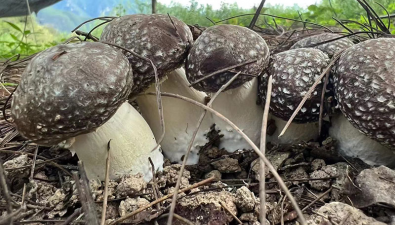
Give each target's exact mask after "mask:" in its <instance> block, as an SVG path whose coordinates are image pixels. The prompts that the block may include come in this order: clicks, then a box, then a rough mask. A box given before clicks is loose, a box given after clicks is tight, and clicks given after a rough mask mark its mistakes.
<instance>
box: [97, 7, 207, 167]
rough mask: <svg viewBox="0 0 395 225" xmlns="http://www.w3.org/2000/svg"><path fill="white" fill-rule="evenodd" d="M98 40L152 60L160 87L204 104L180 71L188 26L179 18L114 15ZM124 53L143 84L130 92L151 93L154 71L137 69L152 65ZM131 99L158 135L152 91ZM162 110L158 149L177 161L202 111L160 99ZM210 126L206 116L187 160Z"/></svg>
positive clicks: (189, 40)
mask: <svg viewBox="0 0 395 225" xmlns="http://www.w3.org/2000/svg"><path fill="white" fill-rule="evenodd" d="M102 40H103V41H108V42H112V43H116V44H118V45H120V46H122V47H125V48H127V49H130V50H132V51H134V52H136V53H138V54H142V55H143V56H145V57H147V58H149V59H151V60H152V61H153V63H154V64H155V66H156V67H157V69H158V75H159V77H160V78H161V91H162V92H169V93H174V94H179V95H182V96H185V97H188V98H191V99H193V100H196V101H198V102H200V103H204V101H205V99H206V97H207V95H206V94H205V93H204V92H199V91H196V90H195V89H193V88H190V87H189V83H188V80H187V79H186V76H185V70H184V69H183V68H179V67H181V66H182V65H183V62H184V60H185V58H186V55H187V53H188V50H189V49H190V47H191V45H192V42H193V38H192V33H191V31H190V29H189V27H188V26H187V25H186V24H184V23H183V22H182V21H180V20H178V19H177V18H174V17H169V16H168V15H160V14H154V15H130V16H124V17H121V18H119V19H115V20H114V21H113V22H111V23H110V24H109V25H108V26H107V27H106V28H105V30H104V32H103V34H102ZM126 55H127V56H128V57H130V58H129V59H130V61H131V63H132V67H133V68H137V72H136V70H135V76H134V82H137V83H142V84H144V86H145V87H144V88H139V89H136V90H135V93H134V95H135V94H136V93H139V92H142V91H143V90H144V91H145V92H147V93H148V92H155V84H154V79H153V78H154V74H153V71H152V70H151V69H150V70H149V71H148V69H147V70H146V71H145V70H144V71H143V70H142V69H141V68H142V67H143V66H144V68H145V66H149V68H151V65H150V64H147V63H146V62H145V61H141V60H140V59H137V58H135V57H134V56H130V55H129V54H128V53H126ZM139 68H140V69H139ZM132 97H136V96H132ZM136 102H137V104H138V105H139V108H140V111H141V113H142V115H143V117H144V118H145V119H146V121H147V122H148V124H149V125H150V127H151V129H152V131H153V133H154V135H155V137H156V138H157V139H159V138H160V137H161V135H162V128H161V125H160V119H159V118H160V117H159V113H158V105H157V99H156V96H152V95H139V96H137V97H136ZM162 109H163V115H164V120H165V136H164V139H163V140H162V142H161V147H162V150H163V152H164V154H165V156H166V157H167V158H168V159H170V160H171V161H172V162H182V160H183V156H184V155H185V153H186V151H187V149H188V145H189V142H190V140H191V137H192V133H193V132H194V130H195V129H196V124H197V122H198V119H199V117H200V114H201V113H202V112H203V110H202V109H200V108H199V107H197V106H194V105H191V104H189V103H187V102H184V101H180V100H176V99H171V98H162ZM211 125H212V122H211V119H210V117H209V116H206V118H205V120H204V122H203V124H202V125H201V128H200V129H199V132H198V134H197V135H196V139H195V141H194V144H193V147H192V149H191V154H190V156H189V157H188V161H187V163H188V164H194V163H197V162H198V159H199V156H198V153H199V146H204V145H205V144H206V143H207V142H208V140H207V139H206V136H205V133H207V131H208V130H209V129H210V126H211Z"/></svg>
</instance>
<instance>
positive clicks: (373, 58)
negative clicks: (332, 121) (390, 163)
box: [333, 38, 395, 148]
mask: <svg viewBox="0 0 395 225" xmlns="http://www.w3.org/2000/svg"><path fill="white" fill-rule="evenodd" d="M394 46H395V39H392V38H380V39H373V40H368V41H364V42H362V43H359V44H357V45H354V46H353V47H351V48H349V49H347V50H346V51H345V52H344V53H343V54H342V56H341V57H340V59H339V60H338V61H337V62H336V64H335V67H334V74H333V87H334V91H335V97H336V99H337V101H338V104H339V106H340V109H341V111H342V112H343V114H344V115H345V116H346V117H347V118H348V120H349V121H350V122H351V123H352V124H353V125H354V127H356V128H357V129H359V130H360V131H361V132H363V133H364V134H366V135H367V136H369V137H370V138H372V139H374V140H377V141H378V142H380V143H382V144H384V145H386V146H388V147H391V148H394V147H395V49H394Z"/></svg>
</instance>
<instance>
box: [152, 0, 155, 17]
mask: <svg viewBox="0 0 395 225" xmlns="http://www.w3.org/2000/svg"><path fill="white" fill-rule="evenodd" d="M155 13H156V0H152V14H155Z"/></svg>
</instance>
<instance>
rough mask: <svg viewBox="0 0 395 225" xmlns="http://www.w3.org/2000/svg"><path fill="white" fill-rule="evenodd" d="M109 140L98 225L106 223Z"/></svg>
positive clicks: (109, 142)
mask: <svg viewBox="0 0 395 225" xmlns="http://www.w3.org/2000/svg"><path fill="white" fill-rule="evenodd" d="M110 144H111V139H110V140H109V141H108V143H107V159H106V179H105V181H104V193H103V195H104V199H103V209H102V213H101V222H100V225H104V224H105V223H106V213H107V200H108V183H109V181H110V157H111V154H110V150H111V145H110Z"/></svg>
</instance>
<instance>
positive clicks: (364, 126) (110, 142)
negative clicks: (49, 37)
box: [11, 14, 395, 180]
mask: <svg viewBox="0 0 395 225" xmlns="http://www.w3.org/2000/svg"><path fill="white" fill-rule="evenodd" d="M340 37H342V36H341V35H338V34H321V35H315V36H311V37H308V38H306V39H303V40H301V41H299V42H297V43H296V44H295V45H294V46H293V47H292V48H291V49H290V50H287V51H284V52H280V53H277V54H275V55H272V56H270V52H269V47H268V45H267V44H266V41H265V40H264V39H263V38H262V37H261V36H260V35H259V34H257V33H256V32H254V31H253V30H251V29H248V28H245V27H241V26H236V25H215V26H212V27H209V28H207V29H205V30H204V31H203V32H202V33H201V34H200V36H199V37H198V38H197V39H196V40H195V41H194V40H193V35H192V33H191V30H190V29H189V27H188V26H187V25H186V24H185V23H183V22H182V21H180V20H178V19H177V18H174V17H171V16H168V15H160V14H153V15H142V14H136V15H128V16H123V17H119V18H116V19H114V20H113V21H112V22H110V23H109V24H108V25H107V26H106V27H105V29H104V31H103V33H102V36H101V38H100V41H101V42H108V43H110V44H113V45H118V46H120V47H122V48H123V49H119V48H118V47H114V46H110V45H107V44H105V43H100V42H96V43H91V42H83V43H78V44H67V45H58V46H55V47H52V48H50V49H48V50H46V51H43V52H41V53H39V54H37V55H36V56H35V57H34V58H33V59H32V60H31V62H30V64H29V65H28V66H27V68H26V69H25V71H24V73H23V74H22V79H21V82H20V85H19V87H18V89H17V90H16V92H15V94H14V97H13V99H12V107H11V114H12V118H13V120H14V122H15V124H16V127H17V129H18V131H19V133H20V134H21V135H22V136H23V137H25V138H27V139H29V140H31V141H33V142H35V143H37V144H40V145H46V146H50V145H60V146H62V147H65V148H68V149H70V150H71V151H73V152H76V153H77V155H78V157H79V159H80V160H82V161H83V162H84V165H85V169H86V171H87V175H88V177H89V178H91V179H101V180H103V179H104V174H105V168H106V166H105V163H106V162H105V161H106V158H107V156H108V155H109V153H108V151H109V150H108V149H110V151H111V154H110V157H111V162H112V163H111V168H110V178H112V179H116V178H119V177H120V176H122V175H124V174H130V173H131V174H135V173H142V174H143V175H144V178H145V179H146V180H150V179H151V178H152V171H151V168H150V166H151V165H150V163H149V161H148V158H151V159H152V161H153V164H154V166H155V169H156V170H160V169H162V166H163V155H162V153H161V150H163V153H164V155H165V156H166V157H167V158H169V159H170V160H171V161H172V162H181V161H183V157H184V156H185V154H186V153H187V150H188V146H189V143H190V142H191V140H192V134H193V133H194V131H195V130H196V128H197V125H198V120H199V117H200V115H202V113H203V112H204V110H203V109H201V108H199V107H197V106H193V105H191V104H189V103H187V102H184V101H180V100H175V99H170V98H164V99H162V110H163V116H164V121H165V126H164V128H165V130H164V131H163V130H162V129H163V127H162V126H161V121H160V115H159V110H158V99H157V96H154V95H147V94H146V93H148V92H155V91H156V87H157V86H156V84H155V81H156V79H155V75H158V78H159V79H160V88H161V91H162V92H170V93H173V94H178V95H182V96H185V97H188V98H191V99H193V100H195V101H198V102H200V103H203V104H204V103H206V101H207V99H208V98H210V97H213V94H214V93H216V92H218V91H219V90H221V88H223V86H224V85H225V84H227V83H228V82H229V81H230V80H231V79H232V78H234V76H236V75H237V76H238V77H237V78H235V79H234V80H233V82H232V83H231V84H230V85H229V86H227V87H226V88H225V89H224V90H222V92H221V93H219V94H218V95H217V96H216V99H215V101H214V102H213V104H212V107H213V109H214V110H216V111H218V112H219V113H221V114H222V115H224V116H225V117H227V118H228V119H229V120H231V121H232V122H233V123H234V124H236V125H237V126H238V127H239V128H240V129H241V130H242V131H243V132H244V133H245V134H246V135H247V136H248V137H249V138H250V139H251V140H252V141H253V142H254V143H255V144H256V145H259V144H260V143H259V142H260V139H261V124H262V115H263V107H262V106H264V103H265V100H266V95H267V93H266V90H267V85H268V78H269V76H272V78H273V83H272V85H273V88H272V92H271V102H270V114H271V115H270V117H271V118H272V119H273V120H275V122H276V126H277V129H276V131H275V132H274V134H271V136H269V137H268V138H267V140H268V141H270V142H273V143H277V144H294V143H297V142H301V141H309V140H312V139H316V138H317V137H318V122H317V121H318V119H319V116H320V108H321V107H323V106H321V104H322V103H321V102H322V93H326V94H328V93H329V94H331V93H332V92H323V83H320V84H319V85H318V86H317V88H316V89H315V90H314V91H313V93H312V94H311V95H310V96H309V97H308V99H307V101H306V102H305V104H304V105H303V107H302V108H301V110H300V111H299V112H298V114H297V115H296V117H295V118H294V121H293V123H292V124H291V125H290V127H289V128H288V131H287V132H286V133H285V135H283V136H282V137H281V138H278V135H279V132H280V131H281V130H282V128H283V127H284V126H285V123H286V121H287V120H288V119H290V117H291V115H292V114H293V113H294V111H295V110H296V108H297V107H298V105H299V103H300V102H301V101H302V99H303V98H304V97H305V96H306V94H307V92H308V90H309V89H310V87H311V86H312V85H313V83H314V82H316V81H317V79H319V77H320V75H321V74H322V73H323V71H324V70H325V68H327V67H328V65H329V61H330V58H332V57H333V56H334V55H335V54H336V53H337V52H338V51H340V50H344V49H347V50H345V51H344V53H342V55H341V57H340V58H339V60H338V61H337V62H336V63H335V66H334V69H333V71H332V78H331V79H330V82H331V84H330V85H332V86H333V92H334V93H335V99H336V100H337V102H338V105H339V108H340V110H341V112H342V113H343V114H344V116H343V115H342V114H340V113H339V114H337V115H332V124H333V125H332V127H331V129H330V134H331V135H332V136H333V137H335V138H336V139H337V140H338V143H339V149H340V151H341V152H342V153H343V154H345V155H348V156H352V157H359V158H361V159H362V160H364V161H365V162H367V163H369V164H372V165H375V164H382V165H390V166H395V154H394V150H393V149H394V148H395V122H394V121H395V119H394V114H395V110H394V109H395V98H394V94H395V89H394V88H393V83H394V82H395V78H394V74H395V60H394V59H395V57H394V56H395V51H392V50H391V47H392V46H394V45H395V40H394V39H386V38H381V39H375V40H368V41H365V42H362V43H360V44H357V45H354V44H353V42H352V41H350V40H349V39H346V38H341V39H338V40H336V41H333V42H329V43H325V44H320V45H317V46H314V47H313V48H311V47H312V45H316V44H317V43H321V42H325V41H328V40H331V39H335V38H340ZM125 49H126V50H125ZM128 99H129V100H136V102H137V103H138V106H139V109H140V110H141V114H140V113H139V112H138V111H137V110H136V109H135V108H133V107H132V106H131V105H130V104H129V103H128V102H127V100H128ZM257 102H261V103H262V104H261V105H260V104H257ZM324 114H325V115H326V114H327V112H326V111H325V110H324ZM213 125H215V129H216V130H219V131H220V134H221V135H222V139H221V141H220V146H219V147H220V148H224V149H225V150H227V151H229V152H234V151H236V150H242V149H248V148H250V146H249V144H248V143H247V142H246V141H245V140H243V139H242V137H241V136H240V135H239V134H238V133H237V132H236V131H235V130H233V129H232V128H230V127H229V126H228V124H226V123H224V122H223V121H222V120H221V119H220V118H217V117H216V116H214V115H213V114H211V113H207V115H206V116H205V118H204V120H203V122H202V124H201V126H200V128H199V131H198V133H197V135H196V138H195V140H194V143H193V145H192V149H191V154H190V157H189V158H188V161H187V164H194V163H197V162H198V159H199V150H200V149H201V147H203V146H204V145H206V144H207V142H208V137H207V135H206V134H207V132H208V131H210V129H211V128H212V127H213ZM163 132H164V133H163ZM163 134H164V136H163V139H162V135H163ZM157 140H160V141H161V143H160V146H159V145H157Z"/></svg>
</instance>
